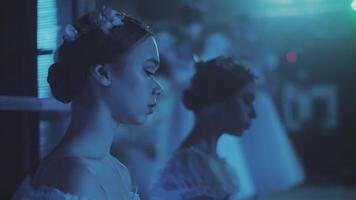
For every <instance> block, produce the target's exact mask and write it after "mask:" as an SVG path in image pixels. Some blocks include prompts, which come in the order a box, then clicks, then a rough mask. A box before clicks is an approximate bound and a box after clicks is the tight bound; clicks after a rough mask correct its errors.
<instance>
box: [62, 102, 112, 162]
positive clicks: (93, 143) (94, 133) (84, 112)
mask: <svg viewBox="0 0 356 200" xmlns="http://www.w3.org/2000/svg"><path fill="white" fill-rule="evenodd" d="M117 126H118V125H117V123H116V122H115V121H114V119H113V118H112V117H111V113H110V111H109V110H108V109H107V107H106V106H104V105H103V104H100V102H97V103H95V104H91V105H90V106H88V105H85V104H82V103H79V102H73V104H72V118H71V122H70V124H69V127H68V130H67V132H66V135H65V137H64V139H63V140H62V142H61V144H60V145H59V148H60V149H62V150H64V151H65V152H66V153H69V154H70V155H74V156H80V157H88V158H101V157H104V156H107V155H109V154H110V148H111V144H112V143H113V140H114V135H115V132H116V131H117ZM61 147H62V148H61Z"/></svg>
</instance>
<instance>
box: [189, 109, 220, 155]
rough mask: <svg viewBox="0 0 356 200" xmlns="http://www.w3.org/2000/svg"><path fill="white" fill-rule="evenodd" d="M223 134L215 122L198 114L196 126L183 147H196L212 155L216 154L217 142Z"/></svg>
mask: <svg viewBox="0 0 356 200" xmlns="http://www.w3.org/2000/svg"><path fill="white" fill-rule="evenodd" d="M220 135H221V132H220V131H219V130H218V127H216V126H214V123H212V122H209V121H207V120H204V119H202V118H201V117H197V116H196V121H195V124H194V128H193V130H192V131H191V133H190V134H189V136H188V138H187V139H186V140H185V141H184V143H183V145H182V148H184V147H195V148H198V149H199V150H201V151H203V152H206V153H208V154H210V155H216V154H217V153H216V149H217V142H218V139H219V137H220Z"/></svg>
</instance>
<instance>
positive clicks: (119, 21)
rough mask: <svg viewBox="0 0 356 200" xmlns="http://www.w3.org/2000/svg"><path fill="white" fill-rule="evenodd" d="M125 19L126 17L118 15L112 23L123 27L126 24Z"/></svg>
mask: <svg viewBox="0 0 356 200" xmlns="http://www.w3.org/2000/svg"><path fill="white" fill-rule="evenodd" d="M123 19H124V16H119V15H116V16H115V17H114V18H113V19H112V21H111V23H112V24H113V25H114V26H121V25H123V24H124V22H123Z"/></svg>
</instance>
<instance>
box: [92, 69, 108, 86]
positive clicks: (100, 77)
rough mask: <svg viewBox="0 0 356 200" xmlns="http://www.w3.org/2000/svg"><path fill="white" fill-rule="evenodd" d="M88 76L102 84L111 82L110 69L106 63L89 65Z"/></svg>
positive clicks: (105, 84) (106, 84)
mask: <svg viewBox="0 0 356 200" xmlns="http://www.w3.org/2000/svg"><path fill="white" fill-rule="evenodd" d="M90 76H91V77H93V78H94V80H96V81H98V83H99V84H101V85H103V86H109V85H110V84H111V77H110V69H109V66H108V65H102V64H96V65H93V66H91V67H90Z"/></svg>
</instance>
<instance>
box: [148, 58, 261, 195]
mask: <svg viewBox="0 0 356 200" xmlns="http://www.w3.org/2000/svg"><path fill="white" fill-rule="evenodd" d="M196 68H197V69H196V70H197V72H196V74H195V75H194V77H193V79H192V82H191V86H190V88H189V89H187V90H185V92H184V95H183V101H184V104H185V105H186V107H187V108H188V109H190V110H192V111H193V112H194V114H195V124H194V128H193V130H192V131H191V133H190V134H189V136H188V137H187V138H186V139H185V141H184V142H183V143H182V144H181V146H180V147H179V149H178V150H177V151H176V152H175V153H174V155H173V157H172V158H171V159H170V161H169V162H168V163H167V165H166V167H165V169H164V170H163V173H162V174H161V177H160V178H159V179H158V182H157V184H156V186H155V187H154V188H153V190H154V191H153V196H154V198H155V199H170V200H192V199H200V200H204V199H214V200H215V199H235V197H236V194H237V183H236V177H235V175H234V173H233V172H232V169H230V167H229V166H228V165H227V164H226V162H225V161H224V160H223V159H221V158H219V157H218V156H217V151H216V148H217V141H218V138H219V137H220V136H221V135H222V134H224V133H228V134H232V135H235V136H241V135H242V133H243V131H244V130H245V129H247V128H248V127H249V126H250V124H251V120H252V119H253V118H255V117H256V113H255V110H254V107H253V101H254V75H253V74H251V73H250V72H249V71H248V70H247V69H246V68H244V67H243V66H241V65H240V64H238V63H237V62H236V61H235V60H233V59H232V58H229V57H228V58H224V57H219V58H216V59H212V60H209V61H207V62H201V63H197V64H196Z"/></svg>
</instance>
